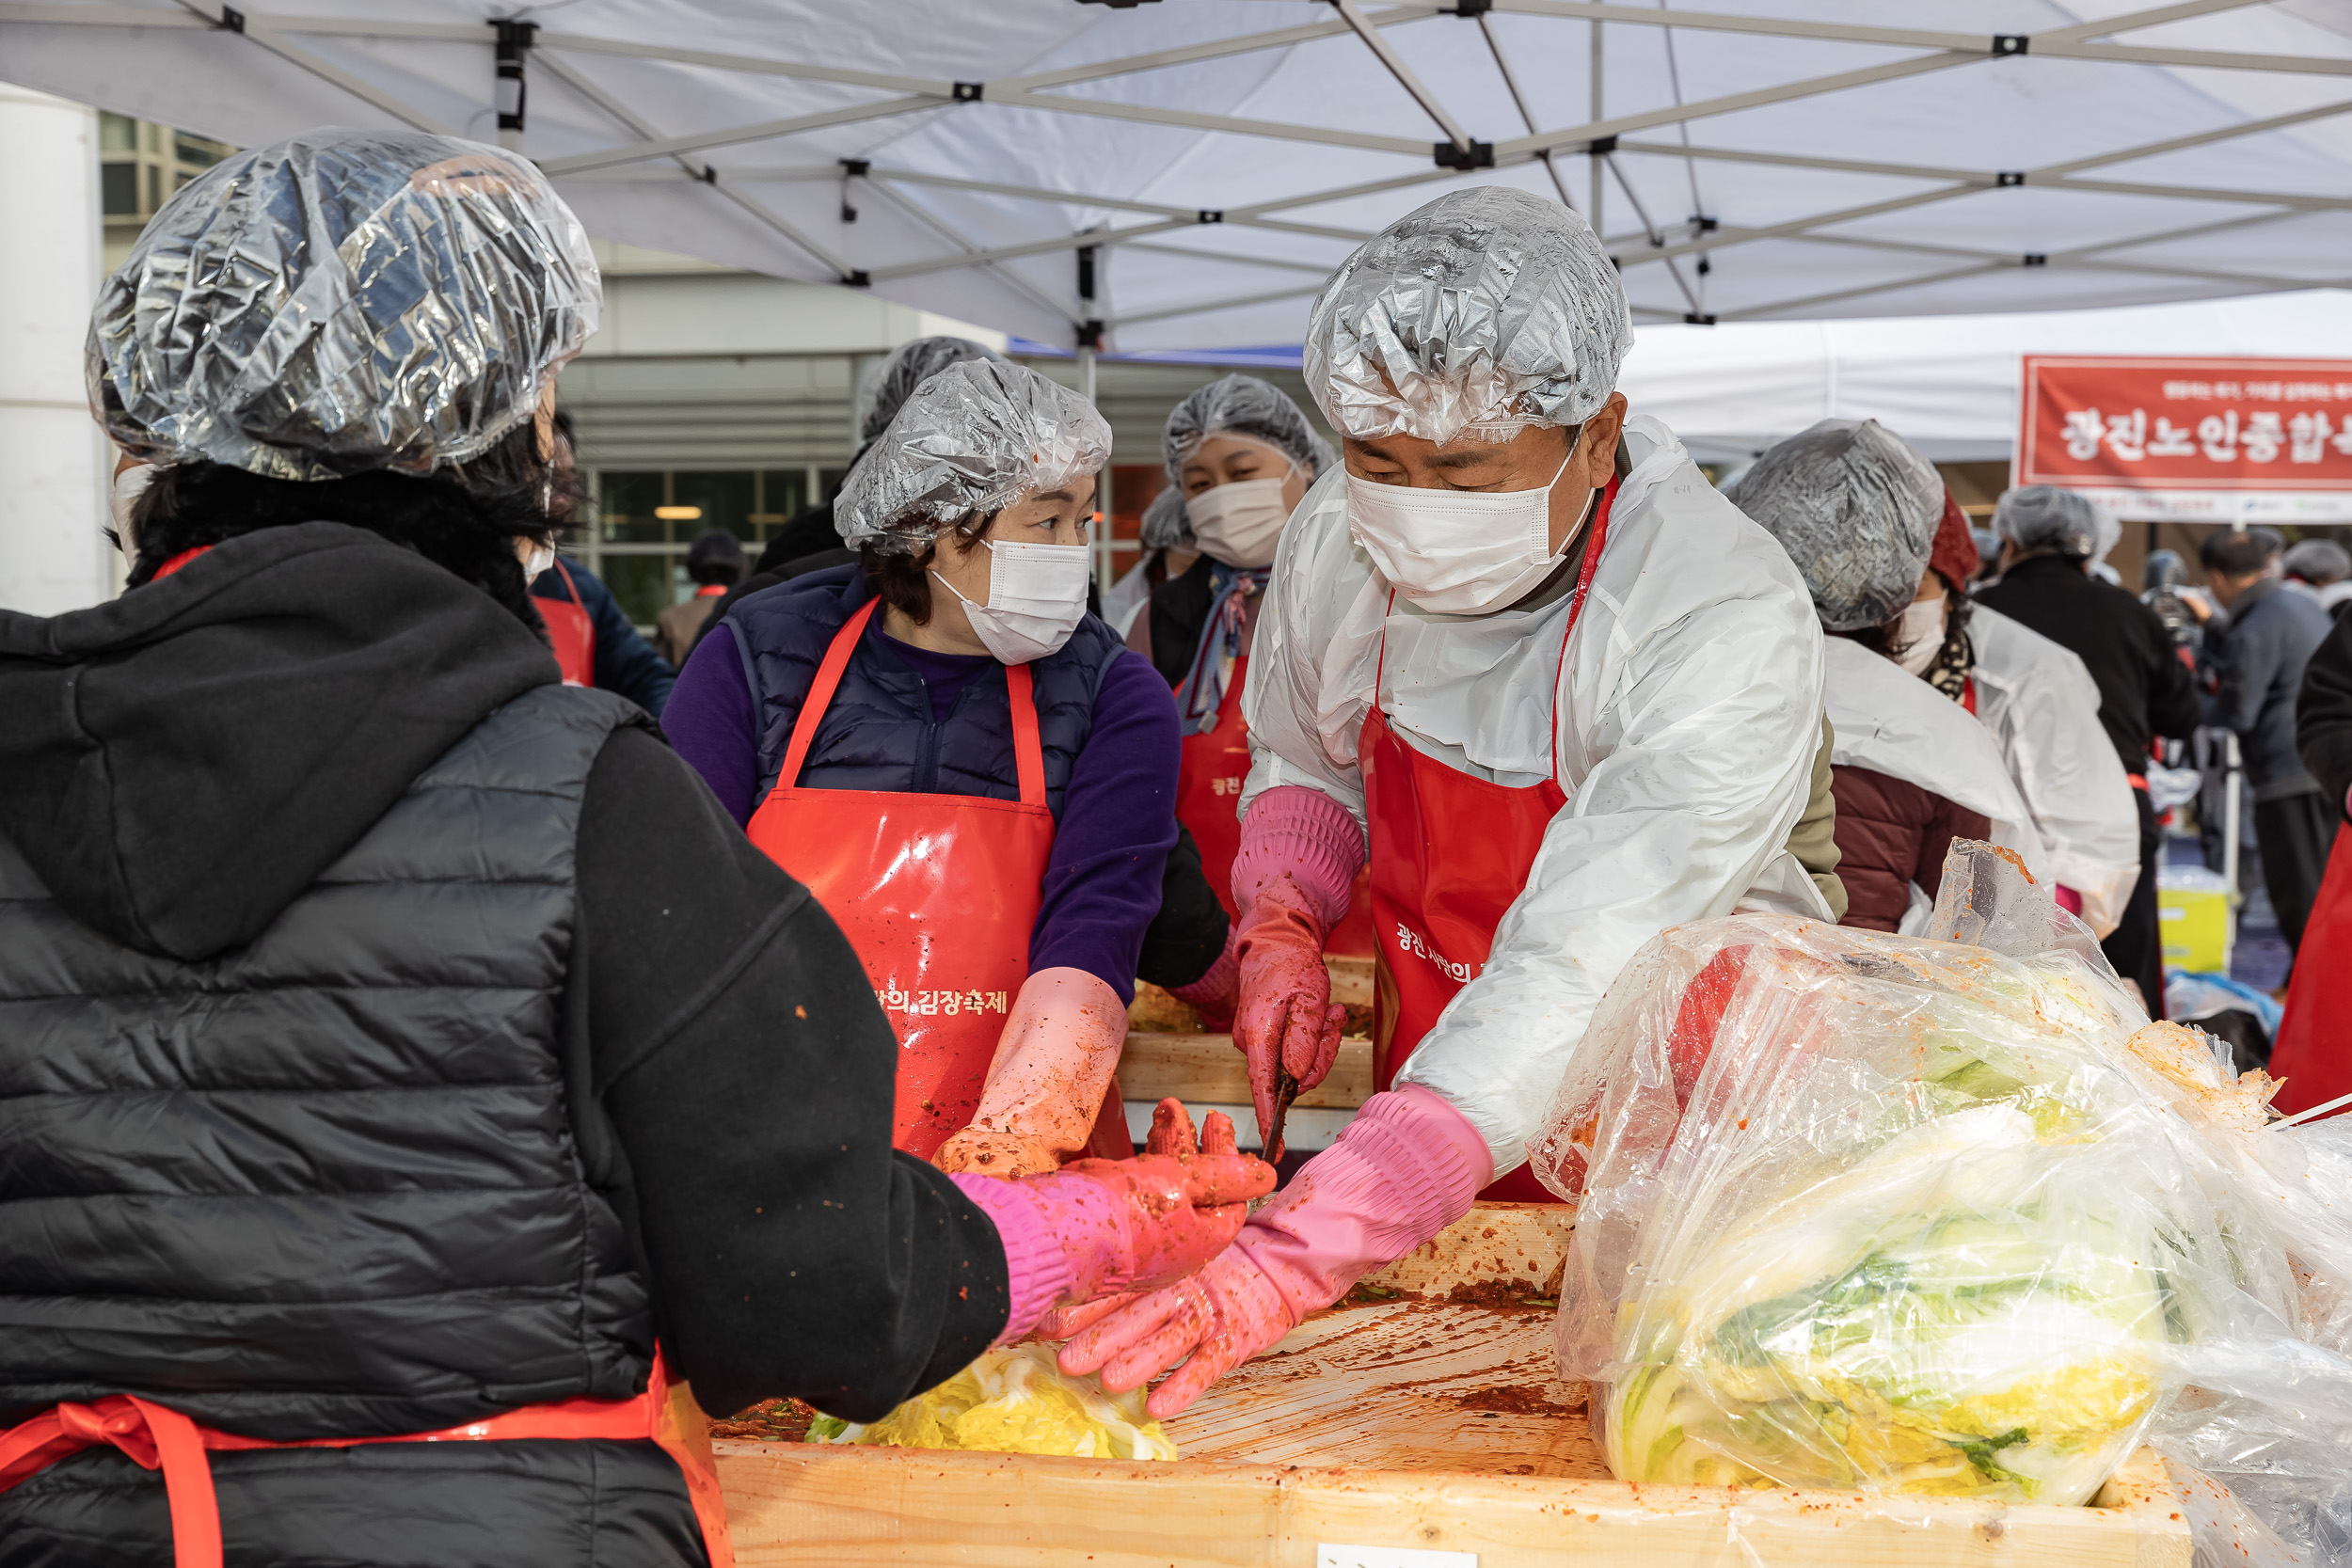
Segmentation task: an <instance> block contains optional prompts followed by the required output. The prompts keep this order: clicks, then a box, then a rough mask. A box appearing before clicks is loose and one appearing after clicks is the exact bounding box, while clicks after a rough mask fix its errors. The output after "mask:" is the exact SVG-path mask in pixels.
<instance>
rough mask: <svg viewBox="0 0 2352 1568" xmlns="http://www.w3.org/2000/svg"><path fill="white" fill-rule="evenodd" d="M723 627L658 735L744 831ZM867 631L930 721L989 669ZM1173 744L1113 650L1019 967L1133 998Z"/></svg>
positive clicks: (1167, 802)
mask: <svg viewBox="0 0 2352 1568" xmlns="http://www.w3.org/2000/svg"><path fill="white" fill-rule="evenodd" d="M732 629H733V628H732V627H730V626H719V627H716V628H714V629H713V630H712V632H711V634H710V635H709V636H707V637H706V638H704V639H703V640H702V641H701V643H700V644H699V645H698V646H696V648H695V649H694V652H693V653H692V655H691V657H688V659H687V660H686V668H685V669H683V670H681V671H679V672H678V677H677V685H676V687H675V689H672V691H671V693H670V702H669V705H668V706H667V707H665V708H664V709H663V710H662V714H661V727H662V729H663V730H664V732H666V733H667V734H668V736H669V737H670V744H671V745H672V746H674V747H675V748H676V749H677V754H678V755H679V756H681V757H684V758H685V759H686V761H687V762H688V764H689V765H691V767H692V768H694V770H695V771H696V772H698V773H700V774H701V775H702V776H703V779H704V781H705V782H706V783H707V784H709V785H710V790H711V793H712V794H714V795H716V796H717V797H718V798H719V803H720V804H721V805H722V806H724V807H725V808H726V810H727V813H728V815H729V816H733V817H734V818H735V820H736V822H737V823H738V824H739V825H748V824H749V823H750V821H751V819H752V813H753V812H754V811H755V810H756V809H757V808H758V805H759V801H758V800H756V799H755V796H756V794H757V792H758V789H759V741H758V735H759V725H758V715H757V714H756V713H755V711H754V709H753V705H752V692H751V688H750V686H748V685H747V684H746V683H745V681H744V677H743V661H742V657H741V656H740V655H739V653H738V652H737V648H736V642H735V639H734V637H733V636H732V635H731V632H732ZM866 635H867V636H869V637H876V638H884V639H885V640H886V641H888V642H889V644H890V650H891V652H892V653H893V654H895V655H896V656H897V657H899V658H900V659H902V660H904V661H905V662H906V663H907V664H908V665H909V666H910V667H911V668H913V669H914V671H915V672H916V673H918V674H920V675H921V676H922V677H923V680H924V684H925V685H926V686H927V687H928V688H929V689H930V699H931V714H932V718H933V720H934V721H944V720H945V719H946V716H947V714H948V713H949V712H950V711H951V710H953V708H954V707H955V703H956V698H957V697H958V696H960V695H961V693H962V691H963V689H964V688H965V687H966V686H969V685H970V684H971V683H972V682H973V681H974V680H975V679H977V677H978V676H979V675H981V674H982V673H985V672H986V671H987V670H988V669H989V668H990V667H991V666H992V665H993V664H994V663H995V662H996V661H995V660H994V659H993V658H990V657H988V656H987V655H985V654H973V655H965V654H942V653H934V652H932V651H931V650H930V649H928V648H917V647H914V646H912V645H911V644H909V643H905V642H901V641H898V639H897V638H892V637H888V636H887V634H886V633H884V632H883V631H882V628H881V626H879V624H878V625H876V626H873V627H871V628H869V629H868V631H867V633H866ZM1182 748H1183V741H1182V739H1181V737H1180V736H1179V735H1178V726H1177V721H1176V704H1175V700H1174V699H1173V698H1172V697H1170V696H1169V695H1168V683H1167V682H1166V681H1164V680H1162V679H1160V675H1159V672H1158V671H1156V670H1154V669H1152V664H1151V661H1150V660H1148V659H1146V658H1144V657H1142V656H1140V655H1138V654H1135V653H1132V652H1126V653H1121V654H1120V656H1119V657H1117V658H1116V659H1114V660H1113V661H1112V663H1111V665H1110V668H1109V669H1107V670H1106V671H1104V674H1103V681H1102V685H1101V686H1099V687H1098V688H1097V689H1096V690H1095V699H1094V727H1093V730H1092V732H1091V733H1090V734H1089V736H1087V743H1086V746H1085V747H1084V748H1083V749H1082V750H1081V751H1080V752H1079V753H1078V756H1077V759H1076V761H1075V762H1073V764H1072V765H1071V769H1070V782H1069V784H1068V785H1067V786H1066V787H1065V788H1064V790H1063V793H1062V810H1061V816H1060V819H1059V820H1058V822H1057V824H1056V826H1055V831H1054V848H1053V853H1052V855H1051V856H1050V858H1049V859H1048V860H1047V861H1046V865H1045V879H1044V883H1043V887H1042V898H1041V902H1040V904H1039V906H1038V912H1037V923H1036V925H1035V926H1033V927H1031V928H1030V933H1029V972H1030V973H1031V974H1035V973H1037V972H1038V971H1039V970H1041V969H1062V968H1069V969H1083V970H1085V971H1086V972H1087V973H1088V974H1093V975H1096V976H1098V977H1099V978H1100V979H1101V980H1102V981H1103V983H1104V984H1105V985H1107V986H1109V987H1110V988H1111V989H1112V990H1115V991H1117V992H1118V993H1119V995H1120V1000H1121V1001H1132V1000H1133V999H1134V997H1135V990H1136V958H1137V956H1138V955H1139V954H1140V953H1141V951H1142V948H1143V933H1144V929H1145V927H1149V926H1150V925H1151V924H1152V916H1153V915H1155V914H1157V913H1158V912H1159V908H1160V879H1161V876H1162V873H1163V871H1164V869H1165V867H1166V864H1167V861H1168V850H1169V849H1170V848H1171V847H1174V845H1175V843H1176V815H1175V800H1176V775H1177V768H1178V763H1179V760H1180V757H1181V753H1182Z"/></svg>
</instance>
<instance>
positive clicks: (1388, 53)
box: [1331, 0, 1534, 156]
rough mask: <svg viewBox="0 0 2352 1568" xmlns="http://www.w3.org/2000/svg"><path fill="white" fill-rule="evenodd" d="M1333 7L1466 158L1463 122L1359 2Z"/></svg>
mask: <svg viewBox="0 0 2352 1568" xmlns="http://www.w3.org/2000/svg"><path fill="white" fill-rule="evenodd" d="M1331 8H1332V9H1334V10H1336V11H1338V12H1339V13H1340V19H1341V20H1342V21H1343V22H1345V23H1346V24H1348V26H1349V27H1351V28H1353V29H1354V30H1355V33H1356V36H1357V37H1358V38H1359V39H1361V40H1364V47H1365V48H1367V49H1369V50H1371V51H1372V53H1373V55H1374V57H1375V58H1376V59H1378V60H1379V62H1380V63H1381V64H1382V65H1384V66H1386V67H1388V69H1389V74H1390V75H1391V76H1393V77H1395V78H1396V83H1397V86H1399V87H1403V88H1404V89H1405V90H1406V93H1408V94H1410V95H1411V97H1412V100H1413V102H1414V103H1418V104H1420V105H1421V112H1422V113H1423V114H1425V115H1427V116H1428V117H1429V118H1430V119H1433V120H1435V121H1436V122H1437V126H1438V130H1440V131H1443V132H1444V133H1445V139H1446V140H1447V141H1448V142H1450V143H1452V144H1453V146H1454V150H1457V151H1459V152H1461V153H1463V154H1464V155H1466V156H1467V155H1468V154H1469V152H1470V136H1469V135H1468V134H1466V133H1465V132H1464V131H1463V129H1462V125H1461V122H1460V121H1459V120H1457V119H1454V117H1453V116H1452V115H1450V114H1448V113H1446V109H1445V105H1444V104H1442V103H1438V95H1437V94H1436V93H1434V92H1432V91H1430V90H1429V88H1428V87H1427V86H1426V85H1425V84H1424V83H1423V82H1422V79H1421V78H1420V77H1419V76H1416V75H1414V74H1413V68H1412V67H1411V66H1408V65H1406V63H1405V56H1404V55H1400V54H1398V53H1397V52H1396V50H1395V49H1394V48H1393V47H1391V45H1390V43H1389V40H1387V39H1384V38H1382V37H1381V36H1380V34H1379V32H1378V30H1377V29H1375V27H1374V26H1373V25H1372V24H1370V23H1369V22H1366V21H1365V20H1364V13H1363V12H1362V11H1360V10H1358V9H1357V8H1356V0H1331ZM1528 129H1529V130H1531V131H1533V130H1534V126H1532V125H1531V126H1529V127H1528Z"/></svg>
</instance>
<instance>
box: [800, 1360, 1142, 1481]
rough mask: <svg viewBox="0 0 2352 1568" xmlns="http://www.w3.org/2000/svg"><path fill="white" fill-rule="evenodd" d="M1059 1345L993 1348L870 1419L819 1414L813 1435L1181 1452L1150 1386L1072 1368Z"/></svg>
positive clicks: (880, 1443) (1116, 1455)
mask: <svg viewBox="0 0 2352 1568" xmlns="http://www.w3.org/2000/svg"><path fill="white" fill-rule="evenodd" d="M1059 1348H1060V1347H1058V1346H1056V1345H1046V1344H1027V1345H1011V1346H1008V1347H1006V1348H1005V1349H1002V1350H993V1351H990V1352H988V1353H987V1354H983V1355H982V1356H981V1357H980V1358H979V1359H978V1360H977V1361H975V1362H973V1363H972V1365H970V1366H969V1367H966V1368H964V1370H961V1371H960V1372H958V1373H957V1374H956V1375H955V1376H953V1377H951V1378H949V1379H948V1380H947V1381H946V1382H945V1383H943V1384H941V1385H939V1386H937V1387H936V1388H932V1389H930V1390H929V1391H928V1392H926V1393H921V1394H917V1395H916V1396H915V1397H914V1398H913V1399H911V1400H909V1401H907V1402H905V1403H903V1404H901V1405H899V1406H898V1408H897V1409H896V1410H893V1411H892V1412H891V1413H890V1414H889V1415H887V1416H884V1417H883V1418H882V1419H881V1420H879V1421H875V1422H872V1423H871V1424H869V1425H865V1426H860V1425H858V1424H856V1423H855V1422H850V1421H843V1420H840V1419H837V1418H834V1417H831V1416H820V1417H818V1418H817V1419H816V1420H815V1421H814V1422H812V1423H810V1425H809V1429H808V1440H809V1441H810V1442H812V1443H854V1444H861V1445H864V1446H866V1447H869V1448H890V1449H980V1450H985V1451H987V1452H991V1453H1052V1454H1070V1455H1074V1456H1076V1457H1078V1458H1081V1459H1173V1458H1175V1457H1176V1445H1175V1444H1174V1443H1171V1442H1169V1441H1168V1433H1165V1432H1162V1431H1161V1430H1160V1423H1159V1422H1157V1421H1155V1420H1152V1418H1150V1417H1149V1416H1147V1415H1145V1414H1144V1410H1143V1395H1144V1390H1142V1389H1136V1391H1134V1392H1133V1393H1128V1394H1120V1395H1116V1396H1114V1395H1110V1394H1105V1393H1104V1392H1103V1386H1102V1383H1101V1381H1100V1380H1099V1379H1097V1378H1094V1377H1091V1376H1088V1377H1073V1376H1071V1375H1070V1374H1069V1373H1067V1372H1064V1371H1063V1370H1061V1369H1060V1368H1059V1367H1057V1366H1056V1365H1055V1364H1054V1354H1055V1352H1056V1351H1057V1350H1058V1349H1059Z"/></svg>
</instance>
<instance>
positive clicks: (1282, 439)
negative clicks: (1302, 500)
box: [1160, 375, 1333, 485]
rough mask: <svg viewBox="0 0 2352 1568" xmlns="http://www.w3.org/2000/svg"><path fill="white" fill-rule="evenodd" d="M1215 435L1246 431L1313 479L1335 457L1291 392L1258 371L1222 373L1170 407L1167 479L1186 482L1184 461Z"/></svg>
mask: <svg viewBox="0 0 2352 1568" xmlns="http://www.w3.org/2000/svg"><path fill="white" fill-rule="evenodd" d="M1210 436H1247V437H1248V438H1249V439H1250V440H1253V441H1257V442H1260V443H1263V445H1265V446H1268V447H1271V448H1273V449H1274V450H1275V451H1279V452H1280V453H1281V454H1282V455H1283V456H1284V457H1287V458H1289V459H1290V460H1291V462H1292V463H1294V464H1295V465H1296V466H1297V468H1298V472H1299V474H1300V476H1301V477H1303V478H1304V479H1305V480H1306V481H1307V483H1310V484H1312V483H1314V482H1315V480H1316V478H1317V477H1318V476H1320V475H1321V474H1322V472H1323V470H1324V469H1325V468H1327V467H1330V465H1331V463H1332V461H1333V455H1332V451H1331V444H1330V443H1329V442H1328V441H1326V440H1325V439H1324V438H1323V437H1322V436H1318V435H1316V434H1315V432H1314V427H1313V426H1312V425H1310V424H1309V423H1308V422H1307V416H1306V414H1305V413H1304V412H1302V411H1301V410H1300V408H1299V406H1298V404H1295V403H1293V402H1292V401H1291V400H1290V396H1289V394H1288V393H1286V392H1284V391H1283V390H1282V389H1281V388H1279V387H1273V386H1269V385H1267V384H1266V383H1265V382H1263V381H1261V380H1259V379H1258V378H1257V377H1256V376H1254V375H1229V376H1223V377H1220V378H1219V379H1217V380H1216V381H1212V382H1210V383H1209V384H1208V385H1207V386H1206V387H1203V388H1200V390H1199V391H1197V392H1194V393H1193V394H1192V395H1191V396H1190V397H1188V398H1186V399H1184V402H1182V403H1180V404H1177V405H1176V406H1175V407H1174V408H1172V409H1170V410H1168V426H1167V428H1166V429H1165V430H1163V431H1162V432H1161V434H1160V451H1161V455H1162V456H1164V457H1165V458H1166V459H1167V461H1168V483H1169V484H1171V485H1181V484H1182V483H1183V482H1184V464H1185V463H1186V462H1187V461H1188V460H1189V459H1190V458H1191V456H1192V454H1193V452H1194V451H1196V450H1198V449H1199V447H1200V443H1201V442H1202V441H1205V440H1207V439H1208V438H1209V437H1210Z"/></svg>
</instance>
